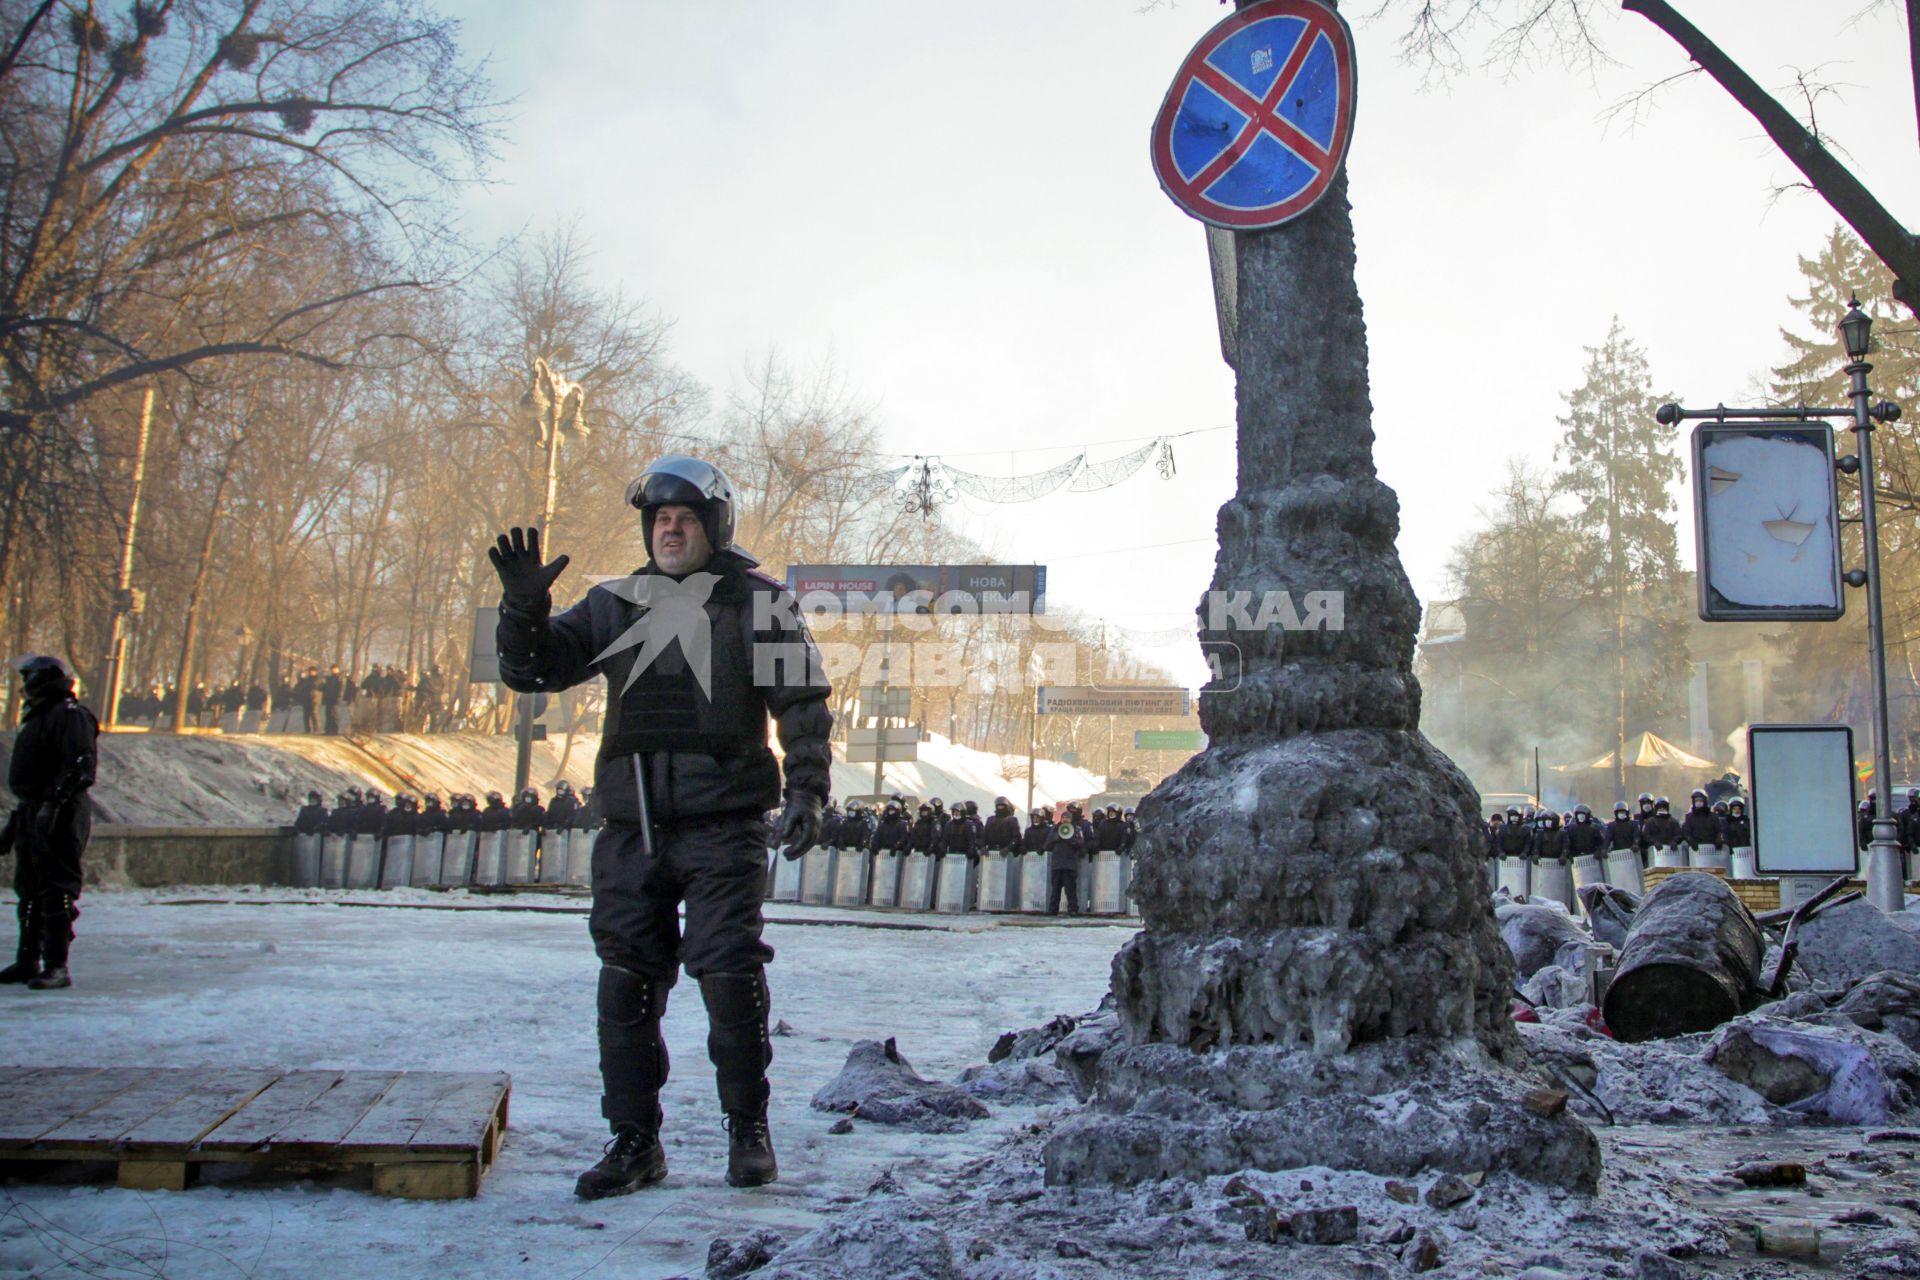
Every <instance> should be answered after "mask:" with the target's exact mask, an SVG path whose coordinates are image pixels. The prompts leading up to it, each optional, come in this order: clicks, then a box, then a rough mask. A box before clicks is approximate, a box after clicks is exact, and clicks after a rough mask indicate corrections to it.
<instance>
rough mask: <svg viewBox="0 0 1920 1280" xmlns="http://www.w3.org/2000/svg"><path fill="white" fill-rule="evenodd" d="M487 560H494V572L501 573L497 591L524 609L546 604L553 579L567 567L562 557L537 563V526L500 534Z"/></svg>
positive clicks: (538, 560) (511, 602)
mask: <svg viewBox="0 0 1920 1280" xmlns="http://www.w3.org/2000/svg"><path fill="white" fill-rule="evenodd" d="M509 534H510V535H512V536H511V537H509V536H508V535H509ZM487 559H489V560H491V561H493V567H494V571H495V572H497V573H498V574H499V575H500V593H501V594H502V595H503V596H505V597H506V600H507V603H508V604H511V605H515V606H517V607H519V608H522V609H527V610H536V609H539V608H540V607H541V606H543V605H545V604H546V603H547V593H548V592H549V591H551V590H552V589H553V580H554V579H555V578H558V577H559V576H560V574H561V572H562V571H563V570H565V569H566V567H567V557H565V556H560V557H559V558H557V559H556V560H554V562H553V563H552V564H541V563H540V531H539V530H538V529H527V530H524V531H523V530H520V529H517V528H516V529H510V530H508V531H507V533H503V534H501V535H500V536H499V538H498V539H497V540H496V541H495V543H494V545H493V546H491V547H488V548H487Z"/></svg>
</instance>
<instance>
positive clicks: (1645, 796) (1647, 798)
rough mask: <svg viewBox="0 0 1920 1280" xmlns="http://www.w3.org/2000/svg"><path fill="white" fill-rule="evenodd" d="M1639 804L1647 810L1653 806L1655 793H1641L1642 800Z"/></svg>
mask: <svg viewBox="0 0 1920 1280" xmlns="http://www.w3.org/2000/svg"><path fill="white" fill-rule="evenodd" d="M1638 803H1639V804H1640V806H1641V807H1642V808H1645V807H1646V806H1648V805H1651V804H1652V803H1653V792H1651V791H1642V792H1641V793H1640V799H1639V802H1638Z"/></svg>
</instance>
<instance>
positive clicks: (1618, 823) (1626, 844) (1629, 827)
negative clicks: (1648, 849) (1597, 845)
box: [1606, 796, 1652, 853]
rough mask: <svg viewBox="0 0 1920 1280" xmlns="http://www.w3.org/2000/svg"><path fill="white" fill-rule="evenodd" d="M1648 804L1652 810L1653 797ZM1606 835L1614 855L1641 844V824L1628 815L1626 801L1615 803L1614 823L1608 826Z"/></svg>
mask: <svg viewBox="0 0 1920 1280" xmlns="http://www.w3.org/2000/svg"><path fill="white" fill-rule="evenodd" d="M1648 802H1649V804H1648V807H1649V809H1651V807H1652V804H1651V802H1652V797H1651V796H1649V797H1648ZM1606 835H1607V849H1608V851H1609V852H1612V853H1619V852H1621V851H1623V850H1626V849H1632V848H1635V847H1636V846H1637V845H1638V844H1639V841H1640V824H1639V823H1638V822H1635V821H1634V820H1633V818H1632V817H1631V816H1630V815H1629V814H1628V812H1627V802H1626V801H1625V800H1619V801H1616V802H1615V803H1614V806H1613V821H1612V822H1609V823H1608V824H1607V829H1606Z"/></svg>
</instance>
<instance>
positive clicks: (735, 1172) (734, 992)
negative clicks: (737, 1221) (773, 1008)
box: [700, 969, 780, 1187]
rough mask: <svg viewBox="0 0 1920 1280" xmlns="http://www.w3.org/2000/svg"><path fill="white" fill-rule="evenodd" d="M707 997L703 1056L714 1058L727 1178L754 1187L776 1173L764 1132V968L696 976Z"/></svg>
mask: <svg viewBox="0 0 1920 1280" xmlns="http://www.w3.org/2000/svg"><path fill="white" fill-rule="evenodd" d="M700 995H701V997H702V998H703V999H704V1000H705V1001H706V1002H707V1056H708V1057H710V1058H712V1059H713V1069H714V1082H715V1084H716V1085H718V1087H719V1092H720V1109H721V1110H722V1111H725V1112H726V1113H727V1122H726V1123H727V1132H728V1134H729V1141H728V1143H727V1182H728V1183H729V1184H730V1185H732V1186H736V1187H758V1186H764V1185H765V1184H767V1183H769V1182H772V1181H774V1180H775V1179H776V1178H778V1177H779V1176H780V1170H779V1166H778V1165H777V1164H776V1163H775V1162H774V1158H773V1139H772V1137H771V1136H770V1135H769V1134H768V1132H767V1065H768V1064H769V1063H771V1062H772V1061H773V1041H772V1039H771V1038H770V1037H769V1036H768V1034H767V1008H768V1000H767V978H766V973H765V971H764V970H761V969H755V970H752V971H751V972H748V973H709V974H707V975H705V976H704V977H702V978H701V979H700Z"/></svg>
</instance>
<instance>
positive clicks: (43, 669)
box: [13, 653, 73, 702]
mask: <svg viewBox="0 0 1920 1280" xmlns="http://www.w3.org/2000/svg"><path fill="white" fill-rule="evenodd" d="M13 669H14V670H15V671H18V672H19V673H20V686H21V688H22V689H23V690H24V691H25V693H26V696H27V701H28V702H48V701H51V700H53V699H55V698H64V697H66V696H67V695H68V694H69V693H72V692H73V672H72V671H71V670H69V669H68V667H67V664H66V663H64V662H62V661H61V660H60V659H58V658H56V657H54V656H53V655H52V654H50V653H29V654H27V655H26V656H25V657H23V658H19V659H17V660H16V661H15V662H14V664H13Z"/></svg>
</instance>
